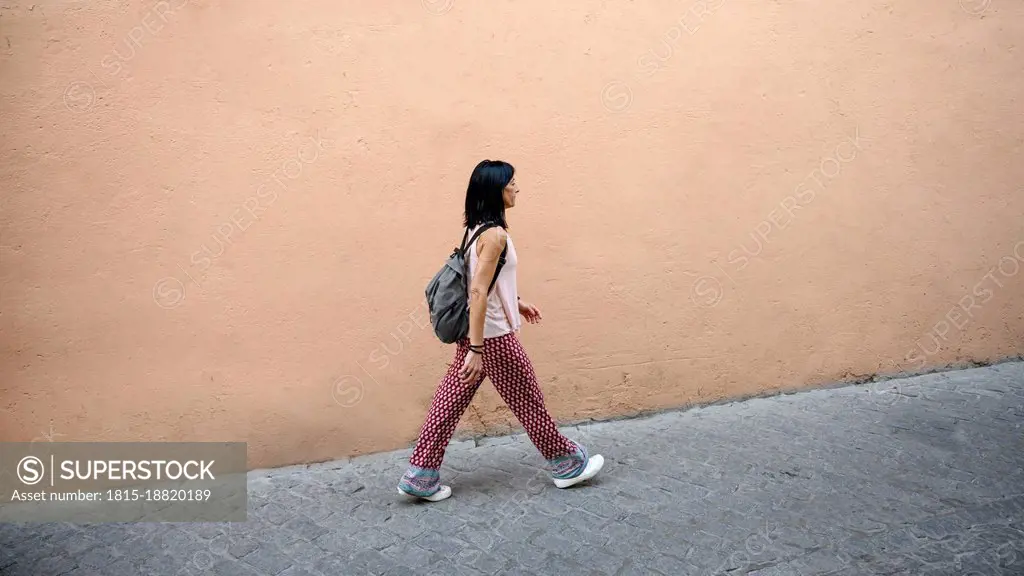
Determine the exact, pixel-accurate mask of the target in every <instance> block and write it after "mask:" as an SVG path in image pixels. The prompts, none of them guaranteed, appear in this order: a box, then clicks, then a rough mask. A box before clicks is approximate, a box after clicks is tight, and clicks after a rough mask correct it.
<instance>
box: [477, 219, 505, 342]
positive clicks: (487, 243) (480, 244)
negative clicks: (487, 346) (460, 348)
mask: <svg viewBox="0 0 1024 576" xmlns="http://www.w3.org/2000/svg"><path fill="white" fill-rule="evenodd" d="M507 238H508V236H507V235H506V233H505V231H504V230H503V229H501V228H498V227H495V228H491V229H490V230H487V231H486V232H484V233H483V234H481V235H480V237H479V238H478V239H477V243H476V248H477V255H478V259H477V264H476V270H474V271H473V281H472V283H471V284H470V287H469V343H470V344H474V345H475V344H483V343H484V318H485V315H486V314H487V289H488V287H490V285H491V279H492V278H494V271H495V270H497V269H498V259H499V258H501V251H502V250H504V249H505V243H506V242H507Z"/></svg>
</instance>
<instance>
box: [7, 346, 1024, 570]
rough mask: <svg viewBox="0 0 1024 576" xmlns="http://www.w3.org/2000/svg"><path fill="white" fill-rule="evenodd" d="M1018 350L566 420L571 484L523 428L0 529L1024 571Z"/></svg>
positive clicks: (481, 554)
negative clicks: (443, 493) (409, 476)
mask: <svg viewBox="0 0 1024 576" xmlns="http://www.w3.org/2000/svg"><path fill="white" fill-rule="evenodd" d="M1022 424H1024V363H1019V362H1017V363H1004V364H999V365H996V366H992V367H987V368H978V369H971V370H965V371H958V372H947V373H942V374H933V375H925V376H919V377H915V378H908V379H899V380H889V381H884V382H876V383H873V384H866V385H860V386H849V387H844V388H833V389H827V390H815V391H811V392H802V393H797V394H790V395H784V396H777V397H772V398H763V399H754V400H749V401H745V402H736V403H732V404H721V405H717V406H711V407H705V408H698V409H693V410H689V411H685V412H678V413H670V414H662V415H658V416H654V417H650V418H644V419H636V420H621V421H617V422H610V423H602V424H594V425H587V426H580V427H573V428H566V432H567V433H568V434H570V435H571V437H573V438H576V439H579V440H581V441H583V442H584V443H586V444H587V445H588V446H589V447H590V448H592V449H593V450H594V451H599V452H601V453H603V454H604V455H605V457H606V459H607V461H606V464H605V469H604V471H603V472H602V474H601V475H600V476H599V477H598V478H597V479H595V480H594V481H593V482H592V483H591V484H589V485H581V486H577V487H575V488H572V489H569V490H558V489H556V488H555V487H554V486H553V485H552V484H551V483H550V482H549V480H548V479H547V477H546V476H545V475H544V474H543V472H539V466H540V464H541V460H540V457H539V455H538V454H537V453H536V451H535V450H534V449H533V448H532V446H531V445H530V444H529V443H528V442H527V441H526V440H525V439H524V438H523V437H511V438H501V439H493V440H489V441H481V442H480V443H479V444H480V445H479V446H475V444H474V443H473V442H472V441H470V442H468V443H461V444H459V445H453V446H452V447H451V448H450V450H449V453H448V457H447V459H446V463H445V468H444V470H443V480H444V481H445V482H446V483H448V484H450V485H452V487H453V490H454V495H453V497H452V498H450V499H448V500H446V501H444V502H440V503H434V504H431V503H426V502H422V503H421V502H415V501H409V500H407V499H405V498H403V497H402V496H401V495H399V494H397V492H396V488H395V486H396V483H397V481H398V478H399V476H400V474H401V473H402V471H403V469H404V466H405V462H406V460H405V459H406V458H407V457H408V455H409V453H410V451H409V450H405V451H401V452H396V453H390V454H383V455H375V456H372V457H365V458H357V459H354V460H352V461H349V462H335V463H331V464H325V465H315V466H310V467H305V466H298V467H290V468H285V469H278V470H272V471H257V472H253V473H251V474H250V487H249V493H250V512H249V521H248V522H245V523H237V524H116V525H103V524H100V525H93V526H86V527H81V526H77V527H76V526H70V525H0V574H3V575H4V576H56V575H59V574H67V575H74V576H85V575H90V574H101V575H103V576H118V575H131V576H136V575H139V574H144V575H145V574H153V575H160V576H165V575H193V574H195V575H198V574H217V575H226V576H227V575H230V576H256V575H282V576H335V575H349V574H396V575H397V574H432V575H439V576H440V575H445V576H447V575H450V574H609V575H621V574H665V575H677V574H754V575H760V576H780V575H786V574H799V575H808V574H836V575H844V576H845V575H853V574H908V575H914V576H918V575H929V574H951V575H952V574H956V575H973V574H1024V533H1022V530H1024V427H1022Z"/></svg>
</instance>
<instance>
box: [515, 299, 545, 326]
mask: <svg viewBox="0 0 1024 576" xmlns="http://www.w3.org/2000/svg"><path fill="white" fill-rule="evenodd" d="M519 313H520V314H522V315H523V318H526V321H527V322H529V323H530V324H538V323H540V319H541V318H543V316H541V315H540V310H538V309H537V307H536V306H534V305H533V304H530V303H528V302H523V301H522V300H520V301H519Z"/></svg>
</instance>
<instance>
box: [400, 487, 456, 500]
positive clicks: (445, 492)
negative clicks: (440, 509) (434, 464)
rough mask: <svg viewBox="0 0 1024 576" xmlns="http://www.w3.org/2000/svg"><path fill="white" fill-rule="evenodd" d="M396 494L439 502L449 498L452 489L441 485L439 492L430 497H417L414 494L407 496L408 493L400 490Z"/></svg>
mask: <svg viewBox="0 0 1024 576" xmlns="http://www.w3.org/2000/svg"><path fill="white" fill-rule="evenodd" d="M398 493H399V494H404V495H406V496H411V497H413V498H419V499H421V500H427V501H428V502H440V501H441V500H444V499H445V498H448V497H449V496H451V495H452V488H451V486H444V485H442V486H441V489H440V490H438V491H437V492H434V493H433V494H431V495H430V496H417V495H415V494H409V493H408V492H406V491H405V490H402V489H401V488H399V489H398Z"/></svg>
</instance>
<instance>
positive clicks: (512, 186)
mask: <svg viewBox="0 0 1024 576" xmlns="http://www.w3.org/2000/svg"><path fill="white" fill-rule="evenodd" d="M516 194H519V187H518V186H516V177H515V176H513V177H512V179H511V180H509V181H508V184H507V185H506V186H505V190H503V191H502V193H501V196H502V198H504V200H505V208H511V207H513V206H515V205H516Z"/></svg>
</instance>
